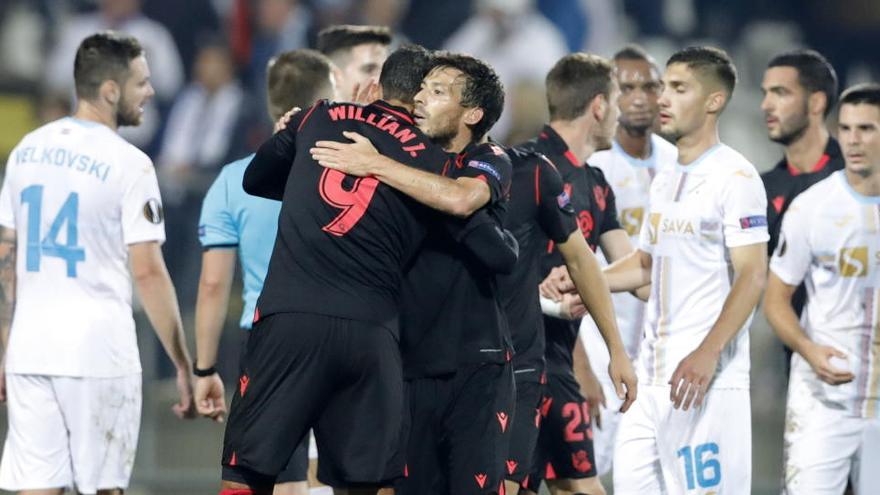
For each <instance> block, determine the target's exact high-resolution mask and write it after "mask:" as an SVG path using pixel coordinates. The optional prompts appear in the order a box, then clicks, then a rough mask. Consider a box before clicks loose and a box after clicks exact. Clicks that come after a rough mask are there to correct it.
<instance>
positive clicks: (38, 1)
mask: <svg viewBox="0 0 880 495" xmlns="http://www.w3.org/2000/svg"><path fill="white" fill-rule="evenodd" d="M333 24H377V25H386V26H389V27H391V28H392V30H393V31H394V32H395V44H400V43H405V42H413V43H418V44H421V45H423V46H425V47H427V48H430V49H449V50H453V51H460V52H466V53H470V54H472V55H474V56H477V57H479V58H482V59H483V60H485V61H487V62H488V63H490V64H491V65H492V66H493V67H494V68H495V70H496V71H497V72H498V74H499V76H500V77H501V79H502V81H503V83H504V85H505V88H506V92H507V96H506V102H507V104H506V107H505V110H504V113H503V115H502V118H501V120H500V121H499V123H498V124H497V125H496V126H495V128H494V129H493V130H492V132H491V136H492V137H493V138H494V139H496V140H498V141H500V142H502V143H513V142H520V141H523V140H524V139H526V138H528V137H530V136H533V135H534V134H535V133H536V132H537V131H538V130H539V129H540V127H541V125H542V124H543V122H544V121H545V120H546V118H547V115H546V103H545V96H544V87H543V82H544V77H545V75H546V73H547V71H548V70H549V68H550V67H551V66H552V65H553V64H554V63H555V62H556V61H557V60H558V59H559V58H560V57H562V56H563V55H564V54H566V53H568V52H571V51H587V52H592V53H597V54H600V55H604V56H608V55H611V54H612V53H614V52H615V51H616V50H617V49H619V48H621V47H622V46H623V45H624V44H626V43H630V42H637V43H640V44H642V46H644V47H645V48H646V50H647V51H648V52H649V53H650V54H652V55H653V56H654V57H656V59H657V60H658V61H659V62H660V64H661V65H662V64H663V63H664V62H665V60H666V57H667V56H668V55H669V54H671V53H672V52H673V51H675V50H677V49H679V48H681V47H684V46H687V45H691V44H710V45H714V46H719V47H721V48H724V49H725V50H727V51H728V52H729V53H730V54H731V55H732V57H733V58H734V61H735V62H736V65H737V69H738V71H739V76H740V79H741V83H740V84H738V85H737V89H736V93H735V95H734V97H733V100H732V103H731V105H730V107H729V110H728V111H727V112H726V114H725V117H724V119H722V124H721V125H722V139H723V140H724V141H725V142H727V143H728V144H730V145H731V146H733V147H734V148H736V149H738V150H739V151H741V152H742V153H743V154H745V155H746V157H748V158H749V159H750V160H751V161H752V162H753V163H755V165H756V166H757V167H758V168H759V169H761V170H766V169H768V168H770V167H771V166H772V164H774V163H775V162H776V161H777V160H778V159H779V157H780V156H781V150H780V148H779V147H778V146H777V145H775V144H773V143H771V142H770V141H769V140H768V139H767V135H766V129H765V127H764V125H763V116H762V114H761V110H760V100H761V90H760V80H761V77H762V75H763V72H764V69H765V67H766V63H767V61H768V60H769V59H770V58H771V57H772V56H773V55H775V54H777V53H779V52H781V51H784V50H788V49H792V48H795V47H801V46H808V47H810V48H814V49H816V50H818V51H820V52H822V53H823V54H824V55H825V56H826V57H827V58H828V59H829V60H830V61H831V63H832V64H833V65H834V67H835V69H836V70H837V73H838V75H839V77H840V80H841V86H840V87H842V88H843V87H847V86H849V85H850V84H853V83H856V82H860V81H866V80H878V77H877V76H878V75H880V74H878V69H880V50H877V46H880V2H878V1H877V0H837V1H833V2H830V1H828V0H776V1H774V2H766V1H759V0H726V1H723V0H2V1H0V161H2V163H5V161H6V157H7V155H8V153H9V152H10V150H11V149H12V147H13V146H14V145H15V143H17V142H18V141H19V140H20V138H21V137H22V136H23V135H24V134H25V133H26V132H28V131H30V130H32V129H34V128H36V127H37V126H39V125H40V124H42V123H45V122H49V121H52V120H55V119H57V118H59V117H61V116H64V115H66V114H68V113H69V112H70V110H71V108H72V104H73V101H72V99H73V77H72V73H73V57H74V53H75V51H76V48H77V46H78V44H79V42H80V41H81V40H82V39H83V38H84V37H85V36H87V35H88V34H90V33H93V32H95V31H100V30H104V29H116V30H120V31H125V32H127V33H129V34H132V35H134V36H135V37H136V38H138V39H139V40H140V42H141V44H142V45H143V46H144V48H145V50H146V54H147V58H148V60H149V63H150V67H151V71H152V83H153V86H154V88H155V90H156V96H155V98H154V99H153V101H152V102H151V104H150V106H149V108H148V109H147V113H146V116H145V120H144V124H143V125H141V126H140V127H137V128H127V129H122V131H121V134H122V135H123V136H124V137H125V138H126V139H128V140H129V141H131V142H132V143H134V144H135V145H137V146H138V147H140V148H141V149H143V150H144V151H145V152H147V153H148V154H149V156H150V157H152V158H153V160H154V162H155V165H156V167H157V170H158V173H159V177H160V181H161V187H162V192H163V200H164V203H165V205H166V211H167V215H166V218H167V230H168V232H167V237H168V242H167V243H166V245H165V247H164V250H165V256H166V260H167V263H168V267H169V271H170V272H171V275H172V278H173V279H174V282H175V285H176V287H177V290H178V297H179V299H180V303H181V309H182V311H183V313H184V320H185V322H189V323H191V322H192V318H193V315H192V313H193V308H194V306H195V299H196V291H197V284H198V275H199V268H200V254H201V251H200V248H199V244H198V237H197V229H196V224H197V222H198V215H199V208H200V205H201V200H202V198H203V197H204V193H205V191H206V190H207V188H208V186H209V185H210V184H211V182H212V181H213V179H214V177H215V176H216V174H217V173H218V172H219V170H220V168H221V167H222V166H223V164H225V163H228V162H229V161H231V160H232V159H235V158H240V157H242V156H245V155H246V154H248V153H250V152H251V151H253V150H255V149H256V147H258V146H259V144H260V143H261V142H262V141H263V140H264V139H265V138H267V137H268V136H269V135H270V133H271V130H272V123H271V122H269V121H268V120H267V117H266V111H265V108H266V101H265V100H266V95H265V67H266V62H267V61H268V60H269V59H270V57H272V56H273V55H275V54H277V53H279V52H281V51H284V50H290V49H295V48H304V47H314V46H315V38H316V35H317V33H318V31H320V30H321V29H322V28H324V27H327V26H329V25H333ZM392 48H393V47H392ZM235 304H239V303H238V302H237V301H236V303H235ZM238 315H239V313H238V312H237V311H236V309H235V308H232V310H231V311H230V313H229V319H230V328H233V329H234V328H235V321H236V320H237V318H238ZM761 325H762V324H761V323H759V324H758V327H760V326H761ZM187 328H188V329H191V328H192V325H191V324H189V325H187ZM753 332H754V330H753ZM765 333H768V334H769V332H765ZM767 338H770V337H767ZM753 342H760V339H753ZM755 346H758V347H759V346H760V344H755ZM233 347H234V346H233ZM762 349H763V348H762ZM236 351H237V349H233V350H232V351H230V352H229V353H228V354H230V355H234V354H235V352H236ZM756 352H757V353H758V354H761V353H762V352H763V353H766V354H767V356H771V357H770V358H768V359H770V360H771V361H773V362H774V363H777V364H778V363H781V362H782V359H783V357H782V354H781V352H779V353H778V356H777V354H774V353H775V350H774V351H766V350H759V351H755V350H754V349H753V354H755V353H756ZM148 359H156V360H158V357H157V356H156V355H153V356H150V355H149V353H147V352H145V353H144V360H145V361H146V360H148ZM776 360H778V361H776ZM761 366H762V364H761V357H760V356H758V357H757V359H755V358H753V374H754V370H756V369H760V367H761ZM774 366H775V365H774ZM774 366H770V367H769V368H767V369H771V370H772V369H776V368H774ZM779 366H780V367H779V368H778V369H781V365H779ZM148 367H149V365H147V366H145V372H146V369H147V368H148ZM765 368H766V367H765ZM160 375H161V373H160ZM148 376H149V375H145V377H148ZM755 382H758V381H757V380H753V383H755ZM769 383H770V384H771V386H769V388H768V389H767V390H762V389H761V385H760V384H759V383H758V384H757V385H758V386H757V387H756V390H754V391H753V395H754V394H758V395H759V396H760V395H761V394H767V395H771V394H774V393H776V392H778V390H774V389H773V387H772V383H773V380H770V381H769ZM780 383H781V382H780ZM753 404H755V405H756V410H755V414H756V421H761V418H760V414H761V412H760V409H759V408H760V404H759V402H758V401H753ZM778 407H779V408H780V409H781V408H782V407H783V405H782V403H781V402H780V403H779V404H778ZM145 414H146V415H149V414H150V413H149V409H145ZM150 424H151V422H150V421H149V419H146V418H145V428H149V427H150V426H149V425H150ZM756 431H760V428H758V429H757V430H756ZM757 438H758V436H757V435H756V439H757ZM780 438H781V437H780ZM145 448H150V447H149V442H148V443H147V447H145ZM756 448H759V445H758V441H757V440H756ZM756 471H758V472H757V473H756V474H758V475H760V472H759V471H760V469H759V468H756ZM135 472H136V473H137V472H138V471H137V470H136V471H135ZM774 481H775V480H774Z"/></svg>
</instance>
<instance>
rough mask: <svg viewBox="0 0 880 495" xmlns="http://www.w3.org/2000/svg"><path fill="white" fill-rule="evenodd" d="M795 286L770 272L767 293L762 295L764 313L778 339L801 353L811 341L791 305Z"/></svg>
mask: <svg viewBox="0 0 880 495" xmlns="http://www.w3.org/2000/svg"><path fill="white" fill-rule="evenodd" d="M795 289H796V287H791V286H788V285H786V284H785V283H784V282H782V281H781V280H780V279H779V278H778V277H776V275H775V274H773V273H771V274H770V277H769V279H768V281H767V293H766V294H765V295H764V314H765V315H766V316H767V321H768V322H769V323H770V326H771V327H773V331H774V332H776V335H777V336H779V339H780V340H781V341H782V342H783V343H784V344H785V345H787V346H788V347H789V348H790V349H792V350H794V351H795V352H797V353H798V354H802V352H801V351H802V350H803V348H804V347H805V346H806V345H807V344H809V343H811V342H812V341H811V340H810V338H809V337H808V336H807V334H806V332H804V329H803V327H801V324H800V321H799V320H798V316H797V313H795V311H794V308H793V307H792V306H791V296H792V294H794V291H795Z"/></svg>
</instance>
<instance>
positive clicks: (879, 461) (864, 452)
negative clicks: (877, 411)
mask: <svg viewBox="0 0 880 495" xmlns="http://www.w3.org/2000/svg"><path fill="white" fill-rule="evenodd" d="M858 421H859V422H860V423H862V433H861V435H860V436H861V443H860V444H859V450H858V452H856V460H855V462H854V464H853V467H852V474H851V476H850V477H851V479H852V484H853V487H854V490H855V494H856V495H866V494H868V493H873V491H874V490H876V489H877V487H878V486H880V469H878V466H880V420H878V419H877V418H872V419H859V420H858Z"/></svg>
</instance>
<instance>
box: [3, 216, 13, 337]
mask: <svg viewBox="0 0 880 495" xmlns="http://www.w3.org/2000/svg"><path fill="white" fill-rule="evenodd" d="M15 248H16V237H15V230H13V229H9V228H5V227H0V338H2V341H3V349H2V351H0V353H3V354H5V353H6V345H7V343H8V341H9V329H10V328H11V327H12V315H13V313H14V312H15Z"/></svg>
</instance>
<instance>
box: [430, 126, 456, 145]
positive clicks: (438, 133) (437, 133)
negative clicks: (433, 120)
mask: <svg viewBox="0 0 880 495" xmlns="http://www.w3.org/2000/svg"><path fill="white" fill-rule="evenodd" d="M425 134H427V135H428V137H429V138H430V139H431V142H432V143H434V144H436V145H437V146H439V147H441V148H443V149H446V148H448V147H449V145H450V144H452V140H453V139H455V137H456V136H457V135H458V126H457V125H456V124H455V122H453V121H448V122H446V123H445V125H443V126H442V127H438V128H437V129H430V130H428V131H427V132H425Z"/></svg>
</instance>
